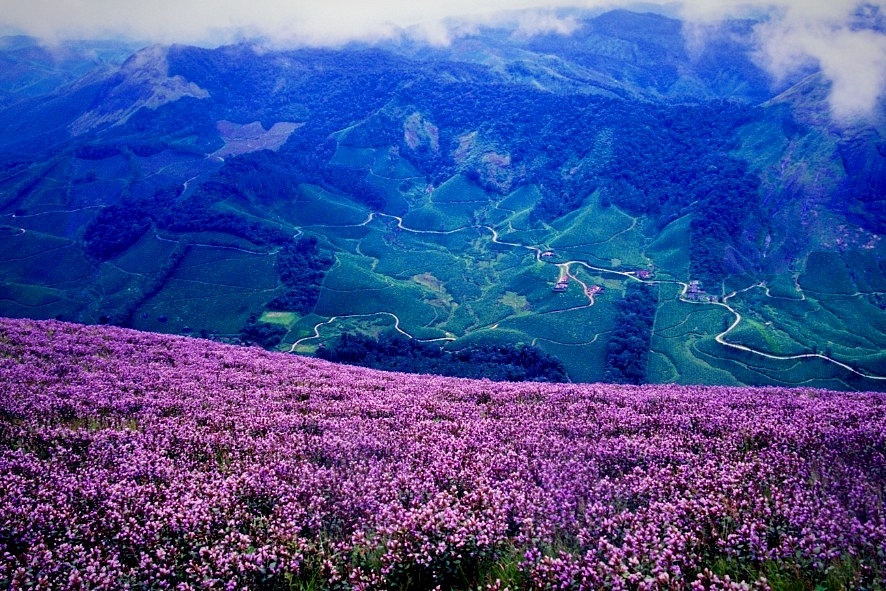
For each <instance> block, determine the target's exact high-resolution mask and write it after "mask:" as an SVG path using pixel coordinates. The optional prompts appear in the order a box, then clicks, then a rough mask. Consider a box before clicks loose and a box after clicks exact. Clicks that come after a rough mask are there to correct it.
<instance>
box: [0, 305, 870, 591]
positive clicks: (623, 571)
mask: <svg viewBox="0 0 886 591" xmlns="http://www.w3.org/2000/svg"><path fill="white" fill-rule="evenodd" d="M884 563H886V396H884V395H883V394H847V393H836V392H825V391H816V390H785V389H773V388H769V389H739V388H723V387H678V386H651V387H626V386H610V385H569V384H567V385H539V384H528V383H523V384H510V383H492V382H488V381H470V380H459V379H452V378H437V377H428V376H417V375H406V374H393V373H382V372H377V371H373V370H367V369H363V368H356V367H345V366H335V365H332V364H329V363H327V362H324V361H321V360H317V359H311V358H302V357H296V356H292V355H286V354H274V353H267V352H265V351H262V350H259V349H246V348H236V347H230V346H225V345H220V344H216V343H212V342H207V341H201V340H197V339H189V338H178V337H170V336H161V335H153V334H146V333H138V332H133V331H128V330H123V329H117V328H109V327H84V326H78V325H72V324H64V323H60V322H53V321H47V322H36V321H20V320H0V588H11V589H28V588H37V589H124V588H129V589H167V588H168V589H207V588H209V589H434V588H436V587H439V588H440V589H499V590H501V589H505V588H510V589H512V590H513V589H691V590H700V589H769V588H771V589H809V590H810V591H814V590H816V589H871V590H873V589H884V587H886V567H884Z"/></svg>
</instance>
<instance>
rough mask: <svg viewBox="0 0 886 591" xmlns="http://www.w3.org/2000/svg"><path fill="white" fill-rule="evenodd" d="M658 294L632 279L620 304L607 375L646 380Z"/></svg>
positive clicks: (624, 380) (615, 379)
mask: <svg viewBox="0 0 886 591" xmlns="http://www.w3.org/2000/svg"><path fill="white" fill-rule="evenodd" d="M656 307H657V295H656V291H655V289H654V288H653V287H651V286H649V285H646V284H641V283H631V284H629V285H628V287H627V290H626V292H625V297H624V299H622V300H621V301H619V302H618V303H617V304H616V308H617V313H616V318H615V330H614V331H613V332H612V335H611V336H610V337H609V344H608V346H607V352H606V369H605V371H604V373H603V379H604V381H607V382H612V383H616V384H642V383H644V382H645V380H646V364H647V362H648V360H649V344H650V342H651V340H652V324H653V321H654V319H655V310H656Z"/></svg>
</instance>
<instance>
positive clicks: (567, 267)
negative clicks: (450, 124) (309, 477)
mask: <svg viewBox="0 0 886 591" xmlns="http://www.w3.org/2000/svg"><path fill="white" fill-rule="evenodd" d="M377 217H386V218H390V219H393V220H396V221H397V228H399V229H400V230H403V231H404V232H410V233H413V234H430V235H450V234H455V233H457V232H463V231H465V230H470V229H479V228H482V229H486V230H488V231H489V232H490V233H491V234H492V242H493V243H495V244H500V245H503V246H511V247H514V248H524V249H526V250H529V251H531V252H534V253H535V259H536V260H537V261H539V262H544V258H543V257H542V253H543V252H545V250H546V249H542V248H540V247H537V246H530V245H526V244H520V243H517V242H506V241H504V240H502V239H501V237H500V236H499V233H498V230H496V229H495V228H493V227H492V226H488V225H482V226H464V227H461V228H456V229H454V230H417V229H415V228H409V227H408V226H405V225H404V224H403V218H402V217H400V216H396V215H391V214H386V213H377V212H371V213H370V214H369V215H368V216H367V218H366V219H365V220H364V221H363V222H361V223H359V224H353V225H352V226H343V227H359V226H366V225H368V224H369V223H371V222H372V221H373V220H374V219H376V218H377ZM635 223H636V220H635ZM340 227H342V226H340ZM631 228H633V226H631ZM629 229H630V228H629ZM624 231H626V230H622V231H621V232H619V233H623V232H624ZM554 264H555V265H556V266H557V267H558V268H559V269H560V276H561V277H564V276H565V277H569V278H570V279H571V280H575V281H576V282H577V283H578V284H579V285H581V286H582V289H583V290H584V293H585V295H586V296H587V298H588V304H586V305H583V306H576V307H573V308H569V309H566V310H556V311H554V312H549V313H563V312H570V311H573V310H579V309H583V308H588V307H590V306H593V305H594V292H593V291H592V289H591V288H590V287H588V285H587V284H586V283H585V282H583V281H582V280H581V279H579V278H578V277H577V276H576V275H575V274H573V273H572V270H571V267H572V266H573V265H580V266H583V267H585V268H586V269H588V270H590V271H595V272H598V273H607V274H610V275H619V276H621V277H625V278H627V279H632V280H634V281H637V282H640V283H646V284H650V285H656V284H661V285H663V284H671V285H679V286H681V288H682V289H681V291H680V295H679V299H680V301H681V302H684V303H687V304H707V305H714V306H720V307H722V308H724V309H726V310H727V311H728V312H729V313H730V314H732V315H733V316H734V317H735V318H734V320H733V322H732V324H730V325H729V327H727V328H726V329H725V330H724V331H723V332H721V333H719V334H717V335H715V337H714V340H715V341H716V342H717V343H719V344H720V345H722V346H724V347H728V348H731V349H735V350H738V351H744V352H746V353H751V354H754V355H758V356H760V357H764V358H766V359H773V360H777V361H791V360H800V359H821V360H823V361H826V362H829V363H832V364H834V365H836V366H838V367H840V368H843V369H845V370H846V371H849V372H851V373H853V374H855V375H858V376H860V377H863V378H866V379H871V380H880V381H886V377H884V376H877V375H872V374H868V373H865V372H862V371H859V370H858V369H855V368H853V367H852V366H850V365H848V364H846V363H844V362H842V361H839V360H837V359H834V358H832V357H829V356H827V355H823V354H821V353H801V354H797V355H773V354H771V353H766V352H765V351H759V350H757V349H753V348H751V347H747V346H745V345H739V344H737V343H730V342H729V341H728V340H726V337H727V335H728V334H729V333H730V332H732V331H733V330H735V328H736V327H737V326H738V325H739V324H741V321H742V316H741V314H740V313H739V312H738V310H736V309H735V308H733V307H732V306H731V305H729V300H730V299H731V298H733V297H735V296H736V295H738V294H739V293H743V292H746V291H749V290H751V289H754V288H763V289H765V290H766V295H767V296H768V297H774V296H771V295H770V293H769V289H768V288H767V287H766V285H765V284H764V283H755V284H753V285H750V286H748V287H746V288H744V289H741V290H737V291H734V292H732V293H730V294H729V295H727V296H725V297H724V298H723V299H722V300H721V301H714V302H699V301H695V300H691V299H689V298H687V297H686V293H687V291H688V289H689V284H688V283H686V282H683V281H678V280H663V279H642V278H640V277H637V276H636V274H635V273H634V272H631V271H618V270H616V269H609V268H606V267H598V266H596V265H592V264H590V263H588V262H587V261H582V260H570V261H564V262H560V263H554ZM797 288H798V289H797V291H798V292H799V293H800V296H801V299H804V300H805V299H806V296H805V294H804V293H803V292H802V290H801V289H799V285H798V286H797ZM379 315H386V316H390V317H392V318H393V319H394V329H395V330H396V331H397V332H399V333H401V334H403V335H405V336H406V337H408V338H410V339H415V337H414V336H412V335H410V334H409V333H407V332H406V331H405V330H403V329H402V328H401V327H400V318H399V317H398V316H397V315H396V314H393V313H391V312H374V313H372V314H354V315H348V316H333V317H331V318H329V319H328V320H325V321H323V322H320V323H318V324H317V325H315V326H314V334H313V335H311V336H308V337H303V338H301V339H299V340H297V341H295V342H294V343H293V344H292V346H291V347H290V349H289V351H290V352H293V351H294V350H295V348H296V347H298V346H299V345H301V344H302V343H303V342H305V341H308V340H313V339H317V338H320V328H321V327H322V326H325V325H328V324H332V323H333V322H335V321H336V320H339V319H346V318H366V317H372V316H379ZM497 326H498V324H497V323H496V324H493V325H491V326H490V327H488V328H491V329H494V328H495V327H497ZM416 340H423V339H416ZM454 340H456V339H455V337H443V338H438V339H428V340H424V342H434V341H454ZM595 340H596V337H595Z"/></svg>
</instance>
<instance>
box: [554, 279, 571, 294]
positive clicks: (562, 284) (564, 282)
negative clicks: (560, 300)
mask: <svg viewBox="0 0 886 591" xmlns="http://www.w3.org/2000/svg"><path fill="white" fill-rule="evenodd" d="M568 287H569V277H564V278H563V279H561V280H559V281H558V282H557V285H555V286H554V291H556V292H563V291H566V288H568Z"/></svg>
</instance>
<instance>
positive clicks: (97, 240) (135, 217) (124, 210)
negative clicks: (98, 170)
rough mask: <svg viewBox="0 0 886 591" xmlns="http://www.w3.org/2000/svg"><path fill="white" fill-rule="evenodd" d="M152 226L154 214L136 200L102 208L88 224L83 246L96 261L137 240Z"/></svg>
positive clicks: (117, 251)
mask: <svg viewBox="0 0 886 591" xmlns="http://www.w3.org/2000/svg"><path fill="white" fill-rule="evenodd" d="M150 227H151V216H150V215H149V214H148V212H147V210H146V209H145V208H143V207H139V206H138V205H135V204H133V205H132V206H128V204H123V205H111V206H109V207H105V208H103V209H102V210H101V211H99V212H98V215H97V216H95V218H94V219H93V220H92V221H91V222H90V223H89V225H88V226H86V230H85V231H84V233H83V243H84V250H85V252H86V254H87V255H88V256H90V257H91V258H93V259H95V260H97V261H106V260H108V259H110V258H113V257H115V256H117V255H118V254H120V253H122V252H123V251H125V250H126V249H128V248H129V247H130V246H132V245H133V244H135V243H136V242H137V241H138V239H139V238H141V237H142V235H143V234H144V233H145V232H147V230H148V228H150Z"/></svg>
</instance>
